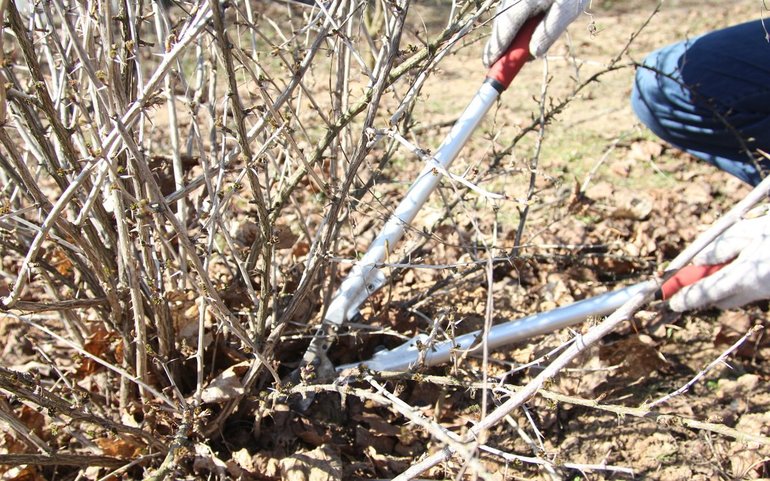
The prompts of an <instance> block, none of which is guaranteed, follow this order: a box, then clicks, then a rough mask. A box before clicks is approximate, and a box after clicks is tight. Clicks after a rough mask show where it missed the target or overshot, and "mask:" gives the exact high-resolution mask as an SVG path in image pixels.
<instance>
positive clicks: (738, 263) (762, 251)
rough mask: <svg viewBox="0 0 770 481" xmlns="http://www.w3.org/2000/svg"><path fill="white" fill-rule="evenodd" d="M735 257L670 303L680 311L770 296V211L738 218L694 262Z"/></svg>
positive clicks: (727, 306) (729, 305)
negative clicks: (759, 215) (741, 218)
mask: <svg viewBox="0 0 770 481" xmlns="http://www.w3.org/2000/svg"><path fill="white" fill-rule="evenodd" d="M733 258H734V260H733V261H732V262H731V263H730V264H728V265H726V266H725V267H724V268H722V269H721V270H719V271H717V272H715V273H714V274H712V275H710V276H708V277H706V278H704V279H701V280H700V281H698V282H696V283H695V284H693V285H691V286H688V287H685V288H684V289H682V290H681V291H679V292H678V293H676V294H675V295H674V296H673V297H671V300H670V301H669V307H671V309H673V310H674V311H678V312H683V311H688V310H690V309H698V308H700V307H706V306H711V305H715V306H717V307H719V308H720V309H730V308H733V307H740V306H742V305H744V304H747V303H749V302H753V301H758V300H760V299H770V215H767V214H766V215H763V216H761V217H756V218H753V219H744V220H741V221H739V222H736V223H735V224H734V225H733V226H732V227H730V228H729V229H727V230H726V231H725V232H724V233H723V234H722V235H721V236H719V237H717V238H716V239H715V240H714V242H712V243H711V244H710V245H709V246H708V247H706V248H705V249H703V250H702V251H701V252H700V253H699V254H698V255H697V256H695V258H694V259H693V263H694V264H697V265H707V264H721V263H723V262H728V261H730V259H733Z"/></svg>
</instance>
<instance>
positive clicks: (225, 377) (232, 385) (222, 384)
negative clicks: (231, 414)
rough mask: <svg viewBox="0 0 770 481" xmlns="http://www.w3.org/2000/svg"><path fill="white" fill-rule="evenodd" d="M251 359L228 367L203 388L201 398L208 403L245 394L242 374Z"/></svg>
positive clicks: (227, 399)
mask: <svg viewBox="0 0 770 481" xmlns="http://www.w3.org/2000/svg"><path fill="white" fill-rule="evenodd" d="M249 364H250V361H244V362H241V363H238V364H235V365H233V366H230V367H228V368H227V369H225V370H224V371H222V373H220V374H219V376H217V377H215V378H214V379H212V380H211V382H210V383H209V384H208V386H206V387H205V388H204V389H203V392H202V393H201V399H202V400H203V402H206V403H220V402H225V401H229V400H230V399H234V398H236V397H238V396H240V395H242V394H243V392H244V388H243V384H241V376H243V374H244V373H245V372H246V370H247V369H248V368H249Z"/></svg>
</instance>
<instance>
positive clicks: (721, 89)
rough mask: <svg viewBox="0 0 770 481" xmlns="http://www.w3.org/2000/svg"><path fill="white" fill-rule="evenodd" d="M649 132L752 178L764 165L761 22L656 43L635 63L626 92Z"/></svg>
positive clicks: (768, 137)
mask: <svg viewBox="0 0 770 481" xmlns="http://www.w3.org/2000/svg"><path fill="white" fill-rule="evenodd" d="M631 102H632V106H633V108H634V111H635V112H636V114H637V115H638V117H639V118H640V120H641V121H642V122H643V123H644V124H645V125H647V126H648V127H649V128H650V130H652V131H653V132H654V133H655V134H656V135H658V136H660V137H661V138H662V139H664V140H666V141H667V142H669V143H671V144H673V145H674V146H675V147H678V148H680V149H682V150H684V151H686V152H689V153H690V154H692V155H694V156H696V157H699V158H701V159H703V160H705V161H706V162H709V163H711V164H713V165H715V166H716V167H718V168H720V169H722V170H724V171H727V172H729V173H731V174H733V175H735V176H737V177H738V178H740V179H741V180H743V181H745V182H748V183H749V184H752V185H756V184H757V183H759V182H760V181H761V180H762V178H763V177H764V171H770V161H768V160H767V158H765V157H764V156H762V155H761V154H760V153H759V150H762V151H764V152H768V153H770V43H768V41H767V40H766V39H765V30H764V28H763V26H762V23H761V21H755V22H749V23H745V24H741V25H736V26H734V27H729V28H726V29H723V30H718V31H714V32H710V33H708V34H705V35H703V36H700V37H697V38H694V39H690V40H686V41H683V42H679V43H676V44H674V45H670V46H668V47H664V48H662V49H660V50H657V51H656V52H653V53H652V54H650V55H649V56H648V57H647V58H646V59H645V61H644V64H643V66H641V67H639V69H638V70H637V74H636V78H635V81H634V89H633V93H632V97H631Z"/></svg>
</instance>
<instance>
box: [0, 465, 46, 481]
mask: <svg viewBox="0 0 770 481" xmlns="http://www.w3.org/2000/svg"><path fill="white" fill-rule="evenodd" d="M1 468H2V465H0V469H1ZM0 472H2V471H0ZM0 479H2V481H44V480H45V478H44V477H43V476H42V475H41V474H40V473H39V472H38V470H37V468H36V467H35V466H31V465H27V466H14V467H12V468H10V469H9V470H7V471H5V472H3V473H2V478H0Z"/></svg>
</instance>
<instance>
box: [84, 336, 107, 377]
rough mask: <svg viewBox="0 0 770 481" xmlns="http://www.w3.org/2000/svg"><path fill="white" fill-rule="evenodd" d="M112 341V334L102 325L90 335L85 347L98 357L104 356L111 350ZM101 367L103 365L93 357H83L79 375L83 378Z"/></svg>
mask: <svg viewBox="0 0 770 481" xmlns="http://www.w3.org/2000/svg"><path fill="white" fill-rule="evenodd" d="M111 342H112V335H111V334H110V333H109V332H107V330H106V329H105V328H103V327H101V326H100V327H98V328H97V329H96V331H95V332H94V333H93V334H91V336H89V338H88V340H87V341H86V343H85V345H84V346H83V348H84V349H85V350H86V352H88V353H89V354H93V355H94V356H96V357H103V356H104V354H105V353H107V352H109V350H110V343H111ZM100 367H101V365H100V364H99V363H97V362H96V361H94V360H93V359H91V358H88V357H84V358H82V359H81V363H80V366H78V369H77V376H78V378H80V379H82V378H84V377H86V376H88V375H90V374H93V373H95V372H96V371H98V370H99V368H100ZM102 369H103V368H102Z"/></svg>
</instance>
